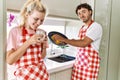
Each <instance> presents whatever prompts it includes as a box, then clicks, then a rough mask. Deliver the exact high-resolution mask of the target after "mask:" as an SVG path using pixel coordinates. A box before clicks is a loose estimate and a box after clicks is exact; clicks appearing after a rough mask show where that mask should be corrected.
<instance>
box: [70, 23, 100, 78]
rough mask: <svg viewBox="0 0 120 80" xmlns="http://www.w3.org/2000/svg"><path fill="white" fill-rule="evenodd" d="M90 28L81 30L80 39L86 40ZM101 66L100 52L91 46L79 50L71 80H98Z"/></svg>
mask: <svg viewBox="0 0 120 80" xmlns="http://www.w3.org/2000/svg"><path fill="white" fill-rule="evenodd" d="M91 24H92V23H91ZM91 24H90V25H91ZM90 25H89V26H88V28H89V27H90ZM88 28H86V29H83V27H82V28H81V29H80V32H79V37H80V39H84V37H85V36H86V31H87V29H88ZM99 64H100V58H99V55H98V52H97V51H95V50H94V49H93V48H92V46H91V44H90V45H88V46H87V47H85V48H79V49H78V53H77V55H76V61H75V63H74V66H73V71H72V79H71V80H97V78H98V72H99V67H100V65H99Z"/></svg>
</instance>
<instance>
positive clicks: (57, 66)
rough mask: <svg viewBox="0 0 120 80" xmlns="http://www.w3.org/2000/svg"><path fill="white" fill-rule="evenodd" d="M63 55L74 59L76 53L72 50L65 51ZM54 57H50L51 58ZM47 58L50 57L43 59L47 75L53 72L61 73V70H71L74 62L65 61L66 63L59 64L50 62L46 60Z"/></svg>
mask: <svg viewBox="0 0 120 80" xmlns="http://www.w3.org/2000/svg"><path fill="white" fill-rule="evenodd" d="M71 50H72V51H71ZM64 53H65V54H66V55H69V56H74V57H75V53H76V51H75V50H74V49H73V48H72V49H68V50H66V51H65V52H64ZM55 55H57V56H58V55H60V53H58V52H57V53H56V54H55ZM55 55H51V56H52V57H53V56H55ZM48 57H50V55H47V58H46V59H45V64H46V67H47V70H48V72H49V73H54V72H58V71H62V70H65V69H69V68H72V66H73V63H74V61H75V60H72V61H67V62H62V63H60V62H56V61H53V60H50V59H48Z"/></svg>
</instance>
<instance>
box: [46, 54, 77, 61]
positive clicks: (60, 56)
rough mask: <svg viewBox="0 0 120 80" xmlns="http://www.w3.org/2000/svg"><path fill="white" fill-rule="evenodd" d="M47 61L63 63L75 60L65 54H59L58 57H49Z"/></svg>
mask: <svg viewBox="0 0 120 80" xmlns="http://www.w3.org/2000/svg"><path fill="white" fill-rule="evenodd" d="M48 59H50V60H53V61H56V62H60V63H63V62H68V61H72V60H74V59H75V57H73V56H69V55H66V54H61V55H59V56H56V57H51V58H48Z"/></svg>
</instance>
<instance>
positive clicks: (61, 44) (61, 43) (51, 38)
mask: <svg viewBox="0 0 120 80" xmlns="http://www.w3.org/2000/svg"><path fill="white" fill-rule="evenodd" d="M54 34H57V35H59V36H62V37H64V38H66V39H68V38H67V37H66V36H65V35H64V34H62V33H60V32H57V31H51V32H49V33H48V37H49V39H50V40H51V42H52V43H54V44H55V45H58V46H65V45H66V43H64V42H60V41H58V40H54V37H53V35H54Z"/></svg>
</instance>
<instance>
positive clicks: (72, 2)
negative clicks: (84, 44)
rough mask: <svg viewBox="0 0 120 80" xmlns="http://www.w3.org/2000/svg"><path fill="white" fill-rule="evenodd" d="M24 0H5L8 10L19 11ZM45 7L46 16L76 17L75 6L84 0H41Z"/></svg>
mask: <svg viewBox="0 0 120 80" xmlns="http://www.w3.org/2000/svg"><path fill="white" fill-rule="evenodd" d="M25 1H26V0H6V2H7V3H6V5H7V9H8V10H12V11H19V10H20V9H21V8H22V6H23V4H24V3H25ZM41 1H42V3H43V4H44V6H45V7H46V8H47V11H48V16H51V17H62V18H68V19H78V18H77V16H76V14H75V8H76V6H77V5H78V4H80V3H81V1H86V0H41Z"/></svg>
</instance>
